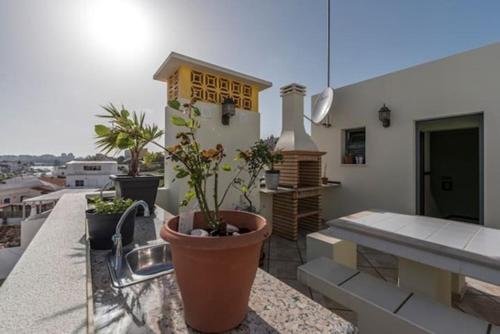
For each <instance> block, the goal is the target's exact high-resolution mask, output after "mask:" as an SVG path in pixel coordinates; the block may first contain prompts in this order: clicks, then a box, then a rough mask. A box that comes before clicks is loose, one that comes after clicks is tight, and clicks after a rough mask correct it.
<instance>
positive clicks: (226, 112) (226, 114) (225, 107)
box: [222, 97, 235, 125]
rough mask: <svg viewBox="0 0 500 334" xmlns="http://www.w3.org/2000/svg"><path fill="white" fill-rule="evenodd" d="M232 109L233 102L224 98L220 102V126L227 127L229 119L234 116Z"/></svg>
mask: <svg viewBox="0 0 500 334" xmlns="http://www.w3.org/2000/svg"><path fill="white" fill-rule="evenodd" d="M234 108H235V106H234V100H233V99H232V98H229V97H226V98H225V99H224V101H223V102H222V124H224V125H229V119H230V118H231V116H234V114H235V110H234Z"/></svg>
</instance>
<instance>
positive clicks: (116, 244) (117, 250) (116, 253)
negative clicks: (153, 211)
mask: <svg viewBox="0 0 500 334" xmlns="http://www.w3.org/2000/svg"><path fill="white" fill-rule="evenodd" d="M138 206H142V207H143V208H144V217H148V216H149V206H148V203H146V202H144V201H142V200H141V201H137V202H135V203H134V204H132V205H131V206H129V207H128V208H127V210H125V212H124V213H123V214H122V215H121V217H120V220H119V221H118V224H116V230H115V234H114V235H113V237H112V240H113V249H112V251H111V256H113V257H114V258H113V267H114V268H115V270H116V271H119V270H120V266H121V264H122V257H123V244H122V235H121V229H122V225H123V223H124V222H125V219H126V218H127V217H128V215H129V214H130V213H132V212H133V211H134V210H135V209H136V208H137V207H138Z"/></svg>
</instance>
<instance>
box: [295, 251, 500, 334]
mask: <svg viewBox="0 0 500 334" xmlns="http://www.w3.org/2000/svg"><path fill="white" fill-rule="evenodd" d="M298 278H299V280H300V281H301V282H302V283H304V284H306V285H307V286H309V287H310V288H311V289H313V290H315V291H317V292H319V293H321V294H323V295H325V296H326V297H328V298H330V299H332V300H334V301H336V302H338V303H340V304H342V305H344V306H345V307H348V308H350V309H351V310H353V311H355V312H356V313H357V315H358V328H359V330H360V332H361V334H363V333H395V334H396V333H408V334H413V333H443V334H445V333H446V334H447V333H454V334H460V333H463V334H473V333H481V334H487V333H489V331H491V333H493V330H495V331H496V330H497V328H496V327H492V326H491V325H490V324H488V322H486V321H484V320H481V319H478V318H475V317H473V316H471V315H468V314H466V313H463V312H460V311H458V310H455V309H452V308H450V307H447V306H445V305H442V304H439V303H436V302H434V301H433V300H431V299H430V298H428V297H426V296H423V295H419V294H416V293H413V292H412V291H408V290H405V289H401V288H399V287H397V286H396V285H394V284H391V283H388V282H385V281H383V280H381V279H378V278H376V277H373V276H371V275H368V274H366V273H363V272H360V271H359V270H356V269H352V268H348V267H345V266H343V265H340V264H338V263H336V262H335V261H333V260H330V259H327V258H324V257H322V258H318V259H315V260H313V261H310V262H308V263H306V264H304V265H302V266H300V267H299V269H298Z"/></svg>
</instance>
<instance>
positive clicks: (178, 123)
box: [170, 116, 187, 126]
mask: <svg viewBox="0 0 500 334" xmlns="http://www.w3.org/2000/svg"><path fill="white" fill-rule="evenodd" d="M170 122H172V124H173V125H175V126H186V125H187V124H186V120H185V119H184V118H182V117H178V116H172V117H171V118H170Z"/></svg>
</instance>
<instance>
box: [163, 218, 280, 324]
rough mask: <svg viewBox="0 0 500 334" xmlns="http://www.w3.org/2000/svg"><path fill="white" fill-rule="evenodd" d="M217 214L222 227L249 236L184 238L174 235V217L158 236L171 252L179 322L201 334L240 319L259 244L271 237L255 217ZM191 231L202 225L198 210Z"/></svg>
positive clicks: (263, 220)
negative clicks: (181, 317) (181, 313)
mask: <svg viewBox="0 0 500 334" xmlns="http://www.w3.org/2000/svg"><path fill="white" fill-rule="evenodd" d="M221 216H222V218H223V219H224V221H225V222H226V223H228V224H232V225H235V226H238V227H240V228H247V229H249V230H251V231H252V232H249V233H245V234H242V235H239V236H227V237H195V236H190V235H186V234H181V233H178V232H177V226H178V221H179V217H175V218H172V219H171V220H169V221H168V222H166V224H165V225H164V226H163V228H162V229H161V232H160V234H161V237H162V238H163V239H165V240H166V241H168V242H169V243H170V247H171V250H172V257H173V262H174V268H175V275H176V278H177V283H178V285H179V288H180V291H181V296H182V301H183V304H184V317H185V320H186V322H187V324H188V325H189V326H191V327H192V328H194V329H196V330H199V331H202V332H207V333H216V332H223V331H226V330H230V329H232V328H234V327H236V326H238V325H239V324H240V323H241V322H242V321H243V320H244V319H245V316H246V314H247V312H248V298H249V297H250V290H251V288H252V284H253V281H254V279H255V274H256V271H257V266H258V264H259V256H260V250H261V246H262V242H263V241H264V240H265V239H266V238H268V237H269V236H270V235H271V226H270V225H269V224H268V223H267V221H266V219H265V218H263V217H261V216H258V215H256V214H253V213H248V212H243V211H221ZM194 227H195V228H206V227H207V224H206V223H205V221H204V219H203V215H202V214H201V213H200V212H197V213H195V215H194Z"/></svg>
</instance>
